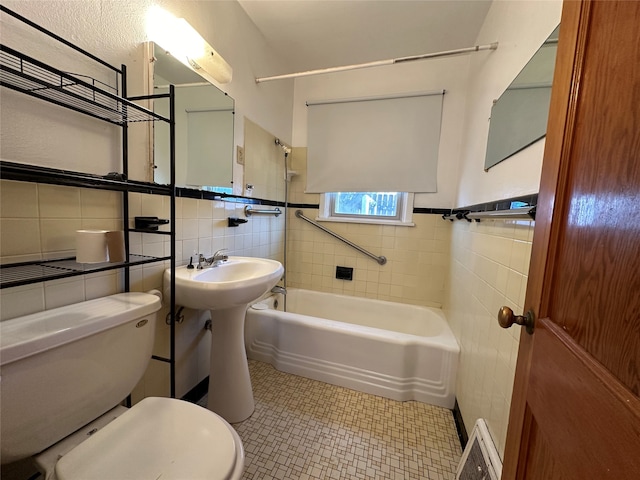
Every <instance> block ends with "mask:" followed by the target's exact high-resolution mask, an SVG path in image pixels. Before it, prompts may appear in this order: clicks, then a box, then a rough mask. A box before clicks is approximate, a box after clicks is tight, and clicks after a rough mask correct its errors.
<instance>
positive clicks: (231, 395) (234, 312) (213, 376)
mask: <svg viewBox="0 0 640 480" xmlns="http://www.w3.org/2000/svg"><path fill="white" fill-rule="evenodd" d="M246 310H247V305H243V306H240V307H231V308H226V309H223V310H211V324H212V325H211V327H212V328H211V334H212V335H211V370H210V374H209V398H208V403H207V408H208V409H209V410H211V411H213V412H215V413H217V414H218V415H220V416H221V417H222V418H224V419H225V420H226V421H227V422H229V423H237V422H241V421H243V420H246V419H247V418H249V417H250V416H251V414H252V413H253V410H254V408H255V404H254V401H253V390H252V389H251V378H250V377H249V365H248V363H247V354H246V351H245V347H244V318H245V313H246Z"/></svg>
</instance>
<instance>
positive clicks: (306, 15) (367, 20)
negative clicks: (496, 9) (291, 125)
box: [238, 0, 491, 73]
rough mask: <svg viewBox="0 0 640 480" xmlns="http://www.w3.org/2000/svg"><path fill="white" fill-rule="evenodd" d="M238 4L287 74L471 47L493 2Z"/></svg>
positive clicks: (275, 0)
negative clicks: (286, 65) (275, 54)
mask: <svg viewBox="0 0 640 480" xmlns="http://www.w3.org/2000/svg"><path fill="white" fill-rule="evenodd" d="M238 1H239V3H240V5H241V6H242V7H243V8H244V10H245V11H246V12H247V14H248V15H249V17H251V19H252V20H253V22H254V23H255V24H256V26H257V27H258V29H259V30H260V31H261V32H262V34H263V35H264V37H265V39H266V41H267V43H268V44H269V45H270V46H271V48H273V49H274V50H275V51H276V52H277V53H278V54H279V55H281V56H282V57H283V58H284V59H285V61H286V62H287V64H288V65H289V67H290V72H297V71H304V70H312V69H317V68H327V67H335V66H341V65H349V64H354V63H364V62H370V61H375V60H386V59H390V58H398V57H405V56H411V55H419V54H423V53H430V52H438V51H442V50H451V49H456V48H463V47H469V46H473V45H474V44H475V40H476V37H477V35H478V32H479V31H480V27H481V26H482V23H483V21H484V18H485V16H486V14H487V11H488V10H489V6H490V5H491V0H442V1H436V0H413V1H406V0H349V1H344V0H238ZM290 72H281V73H290Z"/></svg>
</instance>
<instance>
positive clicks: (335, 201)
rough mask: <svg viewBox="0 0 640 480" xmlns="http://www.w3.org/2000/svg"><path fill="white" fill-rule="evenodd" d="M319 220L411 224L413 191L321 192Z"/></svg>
mask: <svg viewBox="0 0 640 480" xmlns="http://www.w3.org/2000/svg"><path fill="white" fill-rule="evenodd" d="M320 198H321V200H320V216H319V217H318V220H325V221H332V222H353V223H376V224H383V225H384V224H387V225H408V226H411V225H413V223H411V218H412V213H413V211H412V210H413V208H412V207H413V194H411V193H406V192H332V193H325V194H323V195H322V196H321V197H320Z"/></svg>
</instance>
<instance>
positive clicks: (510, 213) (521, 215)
mask: <svg viewBox="0 0 640 480" xmlns="http://www.w3.org/2000/svg"><path fill="white" fill-rule="evenodd" d="M464 217H465V218H468V219H471V220H480V219H481V218H488V219H505V220H535V219H536V207H520V208H511V209H509V210H488V211H486V212H471V213H467V214H466V215H464Z"/></svg>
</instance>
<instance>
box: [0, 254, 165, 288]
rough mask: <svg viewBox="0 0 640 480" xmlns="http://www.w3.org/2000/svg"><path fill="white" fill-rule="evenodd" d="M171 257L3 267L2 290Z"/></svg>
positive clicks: (0, 282) (40, 262)
mask: <svg viewBox="0 0 640 480" xmlns="http://www.w3.org/2000/svg"><path fill="white" fill-rule="evenodd" d="M162 260H171V257H162V258H158V257H149V256H146V255H134V254H131V255H129V262H116V263H78V262H76V261H75V258H73V257H70V258H62V259H57V260H41V261H35V262H25V263H16V264H10V265H3V266H2V269H1V270H0V288H9V287H18V286H20V285H29V284H31V283H38V282H46V281H49V280H56V279H59V278H67V277H75V276H78V275H86V274H88V273H96V272H104V271H107V270H114V269H117V268H122V267H125V266H127V265H128V266H134V265H143V264H145V263H153V262H158V261H162Z"/></svg>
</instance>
